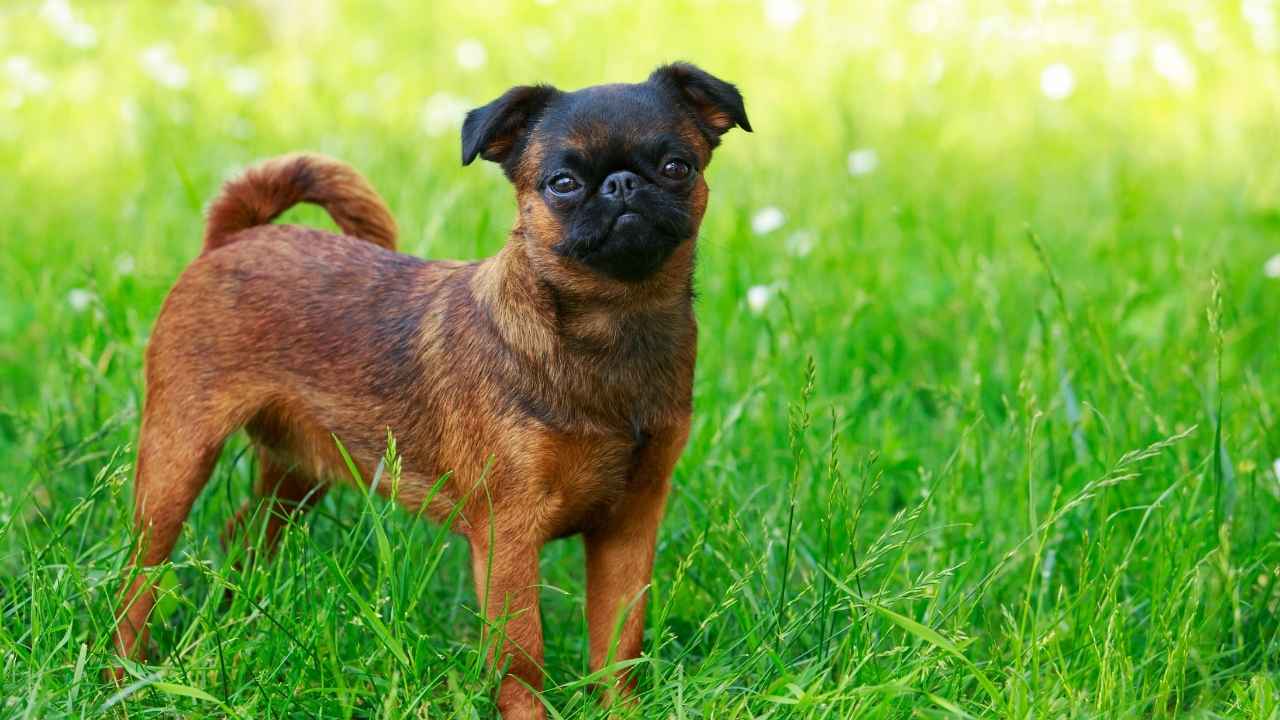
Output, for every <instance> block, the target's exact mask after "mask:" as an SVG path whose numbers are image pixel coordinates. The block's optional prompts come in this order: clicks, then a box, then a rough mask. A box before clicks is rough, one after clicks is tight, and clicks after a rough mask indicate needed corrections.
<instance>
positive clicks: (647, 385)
mask: <svg viewBox="0 0 1280 720" xmlns="http://www.w3.org/2000/svg"><path fill="white" fill-rule="evenodd" d="M735 126H737V127H741V128H743V129H744V130H750V129H751V127H750V124H749V122H748V120H747V115H746V111H745V109H744V107H743V102H742V96H741V95H740V94H739V92H738V90H737V89H736V88H735V87H734V86H733V85H731V84H729V83H727V82H725V81H723V80H720V79H718V78H715V77H713V76H712V75H710V74H708V73H706V72H704V71H702V70H700V69H698V68H696V67H694V66H692V65H688V64H682V63H677V64H673V65H667V66H664V67H661V68H659V69H657V70H656V71H654V72H653V74H652V75H650V77H649V78H648V80H646V81H645V82H643V83H638V84H631V85H625V84H620V85H603V86H598V87H591V88H586V89H584V90H578V91H575V92H563V91H560V90H557V89H555V88H553V87H549V86H546V85H536V86H522V87H515V88H512V89H511V90H509V91H507V92H506V93H505V94H504V95H502V97H500V98H498V99H497V100H494V101H493V102H491V103H489V104H488V105H485V106H484V107H481V108H477V109H475V110H472V111H471V112H470V113H468V114H467V117H466V121H465V122H464V123H463V126H462V163H463V164H464V165H466V164H469V163H471V162H472V161H473V160H475V159H476V158H477V157H480V158H484V159H485V160H490V161H493V162H495V163H499V164H500V165H501V166H502V169H503V171H504V173H505V174H506V176H507V178H508V179H509V180H510V181H511V183H512V184H513V185H514V186H515V195H516V202H517V205H518V219H517V220H516V223H515V227H514V228H513V229H512V230H511V233H510V235H509V236H508V239H507V242H506V245H505V247H503V248H502V250H501V251H500V252H499V253H498V254H497V255H496V256H494V257H491V258H489V259H487V260H483V261H481V262H472V263H463V262H424V261H422V260H419V259H417V258H414V257H410V256H407V255H401V254H398V253H396V252H395V238H396V228H395V223H394V221H393V220H392V218H391V215H390V213H389V212H388V210H387V208H386V207H385V205H384V204H383V202H382V200H381V199H380V198H379V197H378V195H377V193H375V192H374V190H373V189H372V188H371V187H370V186H369V184H368V183H367V182H366V181H365V180H364V178H362V177H361V176H360V175H359V174H358V173H356V172H355V171H354V170H352V169H351V168H349V167H347V166H345V165H343V164H341V163H338V162H336V161H334V160H330V159H327V158H323V157H318V156H315V155H293V156H286V157H281V158H276V159H273V160H269V161H267V162H265V163H263V164H261V165H258V166H256V167H254V168H252V169H250V170H248V171H247V172H245V173H244V174H243V175H242V176H240V177H239V178H237V179H235V180H232V181H231V182H229V183H227V185H226V186H225V187H224V188H223V190H222V193H221V195H219V196H218V197H217V199H215V200H214V201H213V203H212V205H211V206H210V208H209V214H208V224H207V228H206V231H205V235H204V250H203V252H202V253H201V254H200V256H199V257H198V258H196V260H195V261H194V262H192V263H191V265H190V266H189V267H187V269H186V271H185V272H183V274H182V276H181V277H180V278H179V279H178V282H177V284H176V285H175V286H174V287H173V290H172V291H171V292H170V293H169V296H168V298H167V299H166V300H165V303H164V307H163V309H162V310H161V311H160V316H159V317H158V318H157V320H156V324H155V330H154V332H153V334H152V336H151V340H150V343H149V345H148V348H147V357H146V379H147V392H146V403H145V408H144V411H143V419H142V429H141V436H140V438H139V441H138V462H137V476H136V479H135V481H134V501H135V523H136V526H137V531H138V533H139V541H140V545H139V550H138V552H137V554H136V557H135V559H134V562H135V563H136V565H137V566H138V570H139V571H138V572H137V574H135V576H134V577H135V579H134V580H133V582H132V583H130V584H129V586H128V587H127V588H125V590H124V592H123V593H122V597H121V604H120V610H119V613H118V622H117V627H116V633H115V646H116V649H117V651H118V652H119V653H121V654H122V655H125V656H131V657H140V656H141V655H142V654H143V652H144V647H145V645H146V626H147V619H148V616H149V615H150V613H151V610H152V606H153V605H154V602H155V592H154V588H153V583H154V579H153V578H152V577H150V575H151V574H149V573H146V572H145V571H144V570H145V568H146V567H148V566H152V565H156V564H159V563H162V562H164V561H165V560H166V559H167V558H168V557H169V554H170V552H171V551H172V549H173V546H174V542H175V540H176V539H177V537H178V533H179V531H180V529H181V526H182V524H183V522H184V521H185V520H186V518H187V514H188V512H189V511H190V510H191V506H192V503H193V502H195V499H196V496H198V495H199V494H200V490H201V488H203V487H204V485H205V483H206V482H207V481H208V479H209V474H210V472H211V470H212V468H213V465H214V462H215V460H216V459H217V457H218V454H219V451H220V449H221V447H222V444H223V441H224V440H225V439H226V437H227V436H228V435H230V434H231V433H232V432H234V431H236V430H237V429H240V428H244V429H245V430H246V431H247V432H248V434H249V437H250V438H251V439H252V441H253V445H254V447H255V449H256V452H257V453H258V464H259V468H260V471H261V474H260V476H259V477H258V480H257V484H256V487H255V491H256V493H257V495H258V496H260V497H261V498H262V499H263V500H264V501H265V502H268V503H270V504H271V505H270V512H269V513H268V515H267V516H268V520H267V526H266V528H265V536H266V539H267V543H268V546H270V545H273V544H274V543H275V542H276V540H277V539H278V537H279V534H280V531H281V529H282V527H283V526H284V524H285V523H286V522H288V519H289V517H290V516H291V515H294V514H296V513H299V512H302V511H304V510H305V509H306V508H307V507H308V506H309V505H312V504H314V503H315V502H316V501H317V500H318V499H319V498H320V497H321V496H322V495H323V493H324V491H325V488H326V487H327V484H328V483H330V482H333V481H338V480H341V479H343V478H344V477H346V478H350V476H351V474H350V473H349V472H348V470H347V467H346V463H345V460H344V458H343V457H342V454H341V452H340V451H339V449H338V447H337V445H336V444H335V443H334V441H333V437H334V436H336V437H337V438H339V439H340V440H341V442H342V445H343V446H344V447H345V448H346V450H347V451H348V453H349V455H350V457H351V458H352V459H353V460H354V463H355V465H356V467H357V469H358V470H359V471H360V475H362V476H363V477H365V478H368V477H371V475H372V472H373V470H374V469H375V466H376V463H377V462H378V459H379V457H380V456H381V455H382V453H383V448H384V445H385V440H386V435H387V432H388V430H390V431H391V432H392V433H393V434H394V435H395V437H396V438H397V441H398V445H399V448H400V450H401V461H402V467H403V474H402V480H401V482H400V484H399V486H398V488H397V493H396V496H395V498H394V499H395V500H396V501H398V502H399V503H401V504H403V505H405V506H407V507H408V508H411V509H413V510H415V511H419V510H421V511H425V513H426V514H427V515H428V516H429V517H432V518H434V519H436V520H444V519H446V518H447V517H448V516H449V514H450V512H451V511H452V510H453V509H454V507H455V506H456V507H458V508H459V511H458V514H457V516H456V518H455V519H454V521H453V524H452V528H453V529H454V530H456V531H457V532H459V533H461V534H462V535H463V536H465V537H466V538H467V540H468V542H469V543H470V546H471V551H472V566H473V569H474V573H475V584H476V591H477V594H478V596H479V601H480V604H481V606H482V607H483V608H484V610H485V612H486V614H487V616H488V617H489V618H491V619H497V618H499V617H504V616H505V617H507V618H508V619H507V621H506V624H505V634H504V639H503V641H502V642H501V643H496V642H495V643H494V645H495V649H494V651H493V653H492V658H491V659H492V662H494V663H496V664H497V665H498V666H500V667H505V668H506V676H505V677H504V678H503V680H502V683H501V686H500V688H499V690H498V707H499V708H500V710H501V712H502V714H503V716H504V717H505V718H514V717H543V710H542V706H541V704H540V701H539V700H538V699H537V697H536V696H535V695H534V693H532V692H531V691H530V690H529V688H534V689H539V688H541V687H542V672H543V671H542V667H541V666H542V626H541V622H540V619H539V612H538V553H539V549H540V548H541V546H542V545H543V544H544V543H546V542H547V541H548V540H552V539H555V538H559V537H564V536H567V535H572V534H579V533H580V534H581V535H582V537H583V539H584V541H585V544H586V560H587V562H586V564H587V621H588V625H589V634H590V655H591V666H592V668H593V669H599V668H600V667H602V666H603V665H604V664H605V663H606V662H607V660H608V659H609V658H612V659H615V660H625V659H630V658H634V657H636V656H638V655H639V654H640V651H641V638H642V635H643V614H644V595H645V590H646V586H647V584H648V582H649V578H650V574H651V572H652V567H653V556H654V544H655V536H656V534H657V528H658V523H659V520H660V519H661V517H662V513H663V507H664V504H665V501H666V497H667V492H668V490H669V487H670V478H671V471H672V467H673V466H674V465H675V462H676V459H677V458H678V457H679V455H680V452H681V450H682V448H683V447H684V444H685V440H686V438H687V436H688V433H689V417H690V412H691V409H692V406H691V383H692V379H693V369H694V355H695V348H696V342H697V328H696V325H695V321H694V314H693V305H692V302H693V289H692V275H693V265H694V243H695V238H696V236H697V234H698V226H699V224H700V222H701V220H702V216H703V211H704V210H705V209H706V205H707V183H706V180H705V179H704V175H703V172H704V171H705V170H706V167H707V163H708V162H709V161H710V159H711V152H712V150H713V149H714V148H715V147H716V146H717V145H718V144H719V142H720V136H721V135H723V134H724V133H726V132H728V131H729V130H730V129H731V128H733V127H735ZM300 202H310V203H315V204H317V205H320V206H321V207H323V208H325V209H326V210H327V211H328V213H329V214H330V215H331V216H332V217H333V219H334V221H335V222H336V223H337V224H338V226H339V227H340V228H341V229H342V232H343V234H342V235H334V234H331V233H326V232H321V231H318V230H312V229H307V228H302V227H296V226H285V225H271V224H270V223H271V221H272V220H273V219H275V218H276V217H277V216H279V215H280V214H281V213H282V212H284V211H285V210H286V209H288V208H289V207H291V206H292V205H294V204H296V203H300ZM441 477H445V478H446V479H445V481H444V482H443V484H442V486H441V487H440V489H439V491H438V492H436V493H432V488H433V486H434V485H436V483H437V479H438V478H441ZM379 490H380V491H386V492H389V489H388V488H387V487H386V486H385V485H382V486H381V487H379ZM242 515H243V511H242ZM238 517H240V516H238ZM237 522H238V520H236V519H233V520H232V522H231V523H230V528H231V529H234V528H235V526H236V523H237ZM619 623H620V628H621V630H620V633H619V635H618V636H617V637H616V645H614V644H613V643H614V642H615V637H614V629H615V627H618V626H619ZM632 683H633V680H632V679H631V678H629V677H628V676H627V673H626V672H621V673H619V676H618V677H617V686H618V688H619V689H620V690H622V691H624V692H625V691H627V690H629V689H630V687H631V685H632Z"/></svg>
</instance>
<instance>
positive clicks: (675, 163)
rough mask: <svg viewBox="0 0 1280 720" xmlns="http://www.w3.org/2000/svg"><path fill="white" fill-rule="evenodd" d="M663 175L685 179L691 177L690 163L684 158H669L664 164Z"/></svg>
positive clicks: (675, 178)
mask: <svg viewBox="0 0 1280 720" xmlns="http://www.w3.org/2000/svg"><path fill="white" fill-rule="evenodd" d="M662 175H663V177H668V178H671V179H672V180H683V179H685V178H687V177H689V163H687V162H685V161H683V160H668V161H667V163H666V164H665V165H663V166H662Z"/></svg>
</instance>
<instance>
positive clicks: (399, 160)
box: [0, 0, 1280, 718]
mask: <svg viewBox="0 0 1280 720" xmlns="http://www.w3.org/2000/svg"><path fill="white" fill-rule="evenodd" d="M427 8H428V4H427V3H403V4H383V3H355V2H352V3H349V4H336V3H328V2H306V3H301V2H299V3H297V4H296V6H292V7H290V6H288V5H286V4H284V3H277V2H262V3H252V2H241V3H230V4H227V5H225V6H223V5H219V4H212V3H209V4H204V3H193V2H187V1H185V0H183V1H180V2H176V3H172V4H169V3H151V2H145V1H143V0H136V1H132V2H123V1H121V2H111V3H107V2H101V3H89V2H82V3H79V4H78V5H76V6H74V7H70V6H67V5H66V4H65V3H59V2H49V3H28V2H24V0H18V2H16V3H13V2H10V3H6V4H5V6H4V7H3V8H0V168H3V172H2V175H3V180H2V181H0V278H3V279H2V280H0V716H2V717H33V718H34V717H57V716H69V715H75V716H98V715H107V716H112V717H125V716H128V717H171V716H174V715H175V714H176V715H182V716H200V715H209V716H227V717H245V718H249V717H278V716H293V717H388V718H394V717H432V718H437V717H489V716H491V715H492V712H493V711H492V705H491V702H490V695H491V692H492V689H493V686H494V678H493V676H492V673H491V672H490V671H488V670H487V669H486V668H485V664H484V661H483V649H482V648H481V647H480V645H479V636H480V621H479V619H478V617H477V615H476V612H477V610H476V604H475V600H474V598H473V597H472V593H471V583H470V579H469V574H468V573H469V570H468V566H467V561H466V548H465V544H464V543H463V542H461V541H460V540H459V539H457V538H454V537H452V536H450V535H448V534H446V533H443V532H442V531H441V530H439V529H438V528H436V527H433V526H431V525H429V524H428V523H425V522H421V521H418V520H415V519H414V518H413V517H411V516H409V515H408V514H407V513H405V512H403V511H401V510H399V509H397V508H395V507H392V506H390V505H388V504H386V503H384V502H381V501H379V500H373V501H372V502H370V501H367V500H366V498H364V497H363V496H362V495H361V494H360V493H358V492H355V491H348V492H338V493H331V494H330V495H329V496H328V497H327V498H326V499H325V500H324V502H323V504H322V506H321V507H320V508H319V510H318V511H317V512H315V513H313V514H312V515H310V516H308V517H307V518H306V519H305V521H304V522H303V523H302V524H301V525H298V526H295V527H292V528H291V529H290V530H289V532H288V534H287V538H286V541H285V543H284V546H283V548H282V551H281V553H280V555H279V557H278V558H277V561H276V562H274V563H271V564H265V565H258V566H255V567H253V568H252V569H250V570H248V571H245V572H240V571H237V570H235V569H233V568H232V567H231V563H230V560H229V558H228V556H227V553H226V552H224V551H223V549H222V548H221V547H220V545H219V543H218V533H219V531H220V529H221V527H222V525H223V522H224V521H225V519H226V518H227V517H228V515H229V514H230V513H231V512H232V510H233V509H234V508H235V507H237V506H238V505H239V504H240V503H241V502H242V501H243V500H244V499H245V498H247V497H249V495H250V482H251V477H252V475H253V472H254V467H253V464H254V463H253V461H252V460H251V456H250V455H247V454H245V452H244V451H245V449H246V446H247V443H246V441H245V440H244V438H243V437H239V436H237V437H236V438H234V439H233V441H231V442H230V443H229V444H228V446H227V448H226V450H225V453H224V456H223V460H222V462H221V463H220V464H219V466H218V469H217V471H216V474H215V476H214V479H213V481H212V482H211V483H210V486H209V488H208V489H207V490H206V492H205V494H204V496H203V497H202V498H201V500H200V501H199V503H198V504H197V506H196V509H195V512H194V513H193V515H192V518H191V522H190V523H189V525H188V527H187V529H186V531H185V532H184V536H183V539H182V540H181V541H180V542H179V546H178V550H177V551H176V552H175V554H174V558H173V564H172V569H171V571H169V572H168V573H167V574H166V576H165V577H166V580H165V586H166V587H167V588H168V589H169V591H170V592H168V593H167V594H166V595H165V597H164V599H163V600H162V601H161V604H160V606H159V609H158V611H157V620H156V622H155V646H156V648H157V652H156V654H155V656H154V660H153V662H154V664H151V665H147V666H139V667H135V668H134V669H133V670H134V674H133V675H132V676H131V678H130V679H129V681H128V683H127V685H126V686H125V687H124V688H123V689H121V688H117V687H114V686H108V685H105V684H103V683H102V682H100V681H99V680H98V677H99V671H100V670H101V669H102V668H103V667H104V666H106V665H107V664H109V663H111V662H112V655H111V653H110V648H109V645H108V638H109V631H110V627H111V612H112V602H113V597H114V595H115V593H116V591H117V589H118V587H119V585H120V583H121V580H120V578H121V576H122V573H123V572H124V565H125V562H126V561H127V559H128V548H129V543H130V513H131V500H130V477H131V463H132V462H133V447H132V443H133V442H134V441H135V439H136V432H137V425H138V418H139V409H140V408H139V405H140V399H141V397H142V387H141V383H142V366H141V360H142V355H143V350H144V347H145V345H146V340H147V336H148V333H149V329H150V325H151V323H152V321H153V320H154V318H155V316H156V313H157V312H158V310H159V307H160V303H161V301H162V299H163V297H164V295H165V293H166V292H167V290H168V288H169V287H170V285H171V284H172V283H173V281H174V279H175V278H176V277H177V275H178V273H179V272H180V271H181V269H182V268H183V267H184V266H185V265H186V263H188V262H189V261H190V260H191V259H192V258H193V257H195V255H196V253H197V252H198V250H199V247H200V243H199V238H200V234H201V229H202V218H201V210H202V207H203V204H204V203H205V202H206V201H207V200H208V199H209V198H211V197H212V196H213V194H214V193H215V191H216V189H217V187H218V184H219V182H220V181H221V180H222V179H224V178H225V177H226V176H227V175H228V174H229V173H231V172H233V171H235V170H236V169H237V168H240V167H243V166H244V165H245V164H246V163H248V162H251V161H252V160H254V159H256V158H261V157H264V156H269V155H274V154H278V153H282V152H286V151H291V150H298V149H314V150H319V151H322V152H326V153H329V154H332V155H335V156H337V157H340V158H343V159H345V160H347V161H349V162H351V163H352V164H354V165H355V166H356V167H358V168H360V169H361V170H362V171H363V172H365V173H366V174H367V175H368V176H369V177H370V178H371V180H372V181H373V183H374V184H375V186H376V187H378V188H379V189H380V191H381V192H382V193H383V195H384V196H385V197H386V198H387V200H388V203H389V204H390V205H391V207H392V209H393V211H394V213H395V214H396V216H397V219H398V221H399V223H400V225H401V228H402V233H403V234H402V240H401V247H402V248H403V249H404V250H405V251H406V252H409V253H412V254H414V255H419V256H424V257H450V258H477V257H483V256H486V255H488V254H491V253H493V252H495V251H496V250H497V249H498V248H499V247H500V246H501V244H502V242H503V240H504V237H505V231H506V229H507V228H508V227H509V225H510V223H511V221H512V218H513V204H512V198H511V193H510V192H509V189H508V186H507V185H506V183H505V181H504V180H503V179H502V177H501V174H500V173H499V172H498V171H497V169H496V168H495V167H493V166H491V165H489V164H487V163H482V164H481V165H483V167H481V166H473V167H470V168H466V169H464V168H462V167H460V165H459V161H458V156H459V143H458V130H457V121H458V118H459V113H460V112H461V110H464V109H466V108H467V107H471V106H475V105H478V104H481V103H483V102H487V101H488V100H490V99H492V98H493V97H496V96H497V95H498V94H500V93H501V92H502V91H503V90H504V89H506V87H508V86H510V85H513V84H518V83H526V82H531V81H546V82H552V83H555V84H558V85H560V86H562V87H565V88H573V87H579V86H582V85H587V84H594V83H598V82H608V81H620V80H639V79H642V78H643V77H644V76H645V75H646V74H647V73H648V71H649V70H650V69H651V68H652V67H653V66H655V65H657V64H658V63H660V62H663V61H668V60H672V59H688V60H692V61H695V62H697V63H699V64H701V65H703V66H704V67H706V68H707V69H708V70H710V71H712V72H714V73H717V74H719V75H721V76H723V77H725V78H728V79H730V80H733V81H735V82H737V83H738V84H739V85H740V87H741V88H742V90H743V92H744V95H745V96H746V99H747V108H748V111H749V114H750V117H751V122H752V125H753V126H755V128H756V132H755V133H754V134H746V133H741V132H735V133H732V134H730V135H728V136H726V138H725V142H724V145H723V146H722V147H721V149H720V150H719V151H718V153H717V157H716V160H715V162H714V163H713V164H712V165H711V167H710V169H709V171H708V179H709V182H710V184H711V186H712V189H713V190H712V199H711V207H710V210H709V212H708V215H707V219H706V222H705V223H704V225H703V233H702V237H701V239H700V241H699V242H700V250H699V263H700V264H699V269H698V278H697V280H698V287H699V299H698V306H697V309H698V314H699V318H700V323H701V331H702V338H701V343H700V347H701V353H700V356H699V363H698V374H697V380H696V386H695V414H694V424H693V431H692V436H691V440H690V443H689V447H688V450H687V451H686V453H685V455H684V457H683V459H682V461H681V463H680V465H679V466H678V468H677V471H676V478H675V486H676V490H675V492H674V494H673V496H672V500H671V502H670V505H669V512H668V516H667V519H666V522H665V524H664V526H663V529H662V533H661V536H660V543H659V559H658V565H657V569H656V573H655V577H654V582H653V591H652V592H653V595H652V601H651V603H650V609H649V620H648V631H647V636H646V638H647V639H646V646H647V654H646V657H645V658H644V660H643V663H642V666H641V670H640V678H641V680H640V683H641V698H640V700H641V702H640V704H639V705H638V706H637V707H636V708H635V711H634V715H635V716H637V717H645V718H649V717H652V718H726V717H779V718H783V717H785V718H791V717H797V718H828V717H876V718H880V717H886V718H897V717H903V718H905V717H934V716H946V717H953V716H955V717H965V716H989V717H1016V718H1030V717H1092V716H1106V717H1143V718H1147V717H1166V716H1178V715H1188V714H1189V715H1193V716H1199V717H1252V718H1273V717H1277V716H1278V715H1280V637H1278V635H1280V621H1278V620H1277V611H1278V608H1280V588H1278V586H1280V481H1278V479H1277V475H1276V473H1277V472H1280V464H1275V463H1276V458H1280V351H1278V349H1277V337H1278V334H1280V333H1278V331H1280V279H1277V276H1280V256H1278V254H1280V51H1277V45H1280V17H1277V16H1278V15H1280V5H1277V3H1275V2H1266V1H1265V0H1262V1H1259V0H1246V1H1245V2H1243V3H1231V4H1215V3H1209V2H1181V3H1165V2H1150V3H1142V2H1135V3H1110V2H1108V3H1104V2H1101V1H1099V2H1076V3H1065V2H1063V3H1054V2H1025V3H1022V2H1020V3H994V2H980V1H977V0H973V1H971V2H941V1H939V2H931V1H929V0H926V1H925V2H920V3H915V4H911V5H908V4H905V3H896V2H888V1H887V0H885V1H883V2H875V3H872V2H849V3H843V2H834V1H828V2H820V1H818V0H813V1H811V2H807V3H797V2H781V1H773V2H766V3H763V4H761V3H754V2H753V3H734V4H726V5H716V4H713V3H708V2H694V1H693V0H687V1H684V2H665V1H664V2H653V3H650V2H645V3H621V2H613V3H605V4H603V6H601V7H596V8H585V7H577V6H573V5H571V4H570V3H561V4H542V3H538V4H528V5H525V4H514V5H509V4H508V3H499V4H491V3H470V4H459V5H458V6H456V7H452V8H447V7H444V6H443V5H441V6H440V7H436V8H435V9H427ZM289 219H291V220H293V221H296V222H304V223H314V224H320V225H323V226H326V227H331V225H330V224H329V221H328V220H327V219H326V218H324V217H323V216H322V214H321V213H319V212H318V211H314V209H306V210H301V211H295V212H293V213H291V214H290V215H289ZM1273 256H1276V257H1275V258H1274V259H1272V260H1271V262H1270V263H1268V259H1269V258H1273ZM382 534H385V537H386V538H388V540H389V549H388V548H383V549H381V550H380V549H379V544H378V542H377V540H376V538H378V537H379V535H382ZM581 566H582V549H581V546H580V543H578V542H577V541H576V540H569V541H565V542H560V543H556V544H554V545H552V546H549V547H548V549H547V551H546V552H545V553H544V555H543V577H544V580H545V583H546V588H545V591H544V592H543V608H544V618H545V623H546V627H547V628H548V631H547V641H548V647H547V670H548V673H549V681H548V684H547V690H546V692H545V700H546V703H547V705H548V707H549V708H552V709H554V711H555V713H557V714H558V715H560V716H563V717H602V716H603V715H604V713H603V711H601V710H600V709H599V708H598V707H597V705H596V702H595V692H594V690H593V687H592V686H591V684H590V683H589V682H587V681H584V680H583V675H584V674H585V668H586V664H587V660H586V656H587V651H586V630H585V620H584V605H583V599H582V595H583V572H582V567H581ZM227 588H234V589H235V590H236V591H237V592H236V593H235V594H234V597H233V599H232V600H231V601H230V602H229V603H224V601H223V598H224V590H225V589H227Z"/></svg>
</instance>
